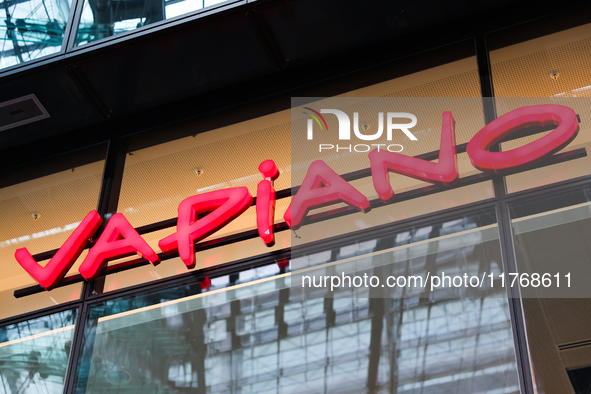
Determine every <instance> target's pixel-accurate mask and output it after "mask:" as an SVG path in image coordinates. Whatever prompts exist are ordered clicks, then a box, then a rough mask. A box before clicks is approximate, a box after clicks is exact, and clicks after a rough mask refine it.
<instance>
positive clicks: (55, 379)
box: [0, 309, 77, 394]
mask: <svg viewBox="0 0 591 394" xmlns="http://www.w3.org/2000/svg"><path fill="white" fill-rule="evenodd" d="M76 315H77V310H76V309H72V310H67V311H64V312H59V313H54V314H52V315H47V316H43V317H39V318H36V319H31V320H27V321H23V322H20V323H16V324H11V325H8V326H3V327H0V392H2V393H4V394H20V393H44V394H50V393H61V392H63V390H64V380H65V377H66V370H67V368H68V358H69V357H70V350H71V348H72V338H73V336H74V325H75V323H76Z"/></svg>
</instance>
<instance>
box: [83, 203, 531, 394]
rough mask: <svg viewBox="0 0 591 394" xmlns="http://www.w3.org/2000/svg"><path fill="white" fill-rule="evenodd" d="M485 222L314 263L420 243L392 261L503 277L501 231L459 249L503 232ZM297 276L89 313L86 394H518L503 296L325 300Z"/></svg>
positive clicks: (248, 274) (166, 293)
mask: <svg viewBox="0 0 591 394" xmlns="http://www.w3.org/2000/svg"><path fill="white" fill-rule="evenodd" d="M488 217H489V218H490V215H489V216H488ZM481 219H482V217H481V216H476V217H464V218H458V219H456V220H452V221H449V222H446V223H439V224H434V225H430V226H425V227H421V228H415V229H412V230H409V231H405V232H401V233H399V234H393V235H392V234H390V235H388V236H387V237H386V238H379V239H374V240H367V241H365V242H363V243H359V244H357V245H345V246H343V247H340V248H338V249H336V250H333V251H325V252H321V253H317V254H316V255H315V256H316V257H317V258H312V257H314V256H311V258H310V261H311V264H323V263H326V262H328V261H330V259H331V257H330V256H331V255H332V256H336V257H335V258H337V259H345V258H350V257H351V256H357V257H358V258H359V259H360V260H363V259H366V258H367V257H368V256H369V255H371V254H372V253H375V252H376V251H378V250H379V249H380V248H383V247H384V245H386V244H388V245H389V247H391V246H404V245H407V244H409V243H410V244H412V243H417V246H419V245H420V244H422V245H424V246H425V247H424V251H423V253H422V254H421V253H418V252H417V253H414V254H413V255H412V256H410V255H409V257H408V258H407V259H406V260H403V261H402V262H400V261H398V259H397V257H399V255H400V254H401V253H400V251H398V250H397V251H395V252H394V253H393V254H392V257H393V259H394V265H396V266H408V267H412V269H415V268H416V269H417V270H420V269H421V268H420V267H427V268H428V269H430V270H432V271H433V272H436V271H438V267H439V269H441V270H445V271H446V272H450V271H448V270H452V269H453V268H454V267H464V268H465V267H472V268H473V269H474V270H476V271H477V272H479V271H480V270H483V271H484V270H487V271H492V270H495V269H497V271H498V269H499V265H500V264H501V263H500V251H499V244H498V237H496V238H495V237H493V238H490V237H489V236H486V238H487V239H486V240H485V239H484V238H483V239H482V241H481V242H476V244H474V243H473V242H472V243H470V242H468V243H463V242H461V240H462V239H463V238H466V236H467V235H466V233H465V232H466V231H470V235H469V236H468V238H471V239H473V240H475V239H476V238H478V237H480V236H483V237H484V234H489V233H490V232H491V231H492V230H496V224H495V223H494V222H493V223H490V221H488V222H487V223H482V222H481ZM481 227H482V231H480V230H479V228H481ZM456 233H457V237H453V236H452V234H456ZM489 238H490V239H489ZM425 242H427V243H425ZM454 244H455V245H456V246H455V247H454ZM382 251H384V252H386V250H385V249H384V250H382ZM290 279H291V276H290V274H289V273H287V274H281V273H280V272H279V270H278V268H277V265H276V264H274V263H272V264H271V265H268V266H265V267H261V268H258V269H253V270H249V271H245V272H240V273H239V274H234V275H231V276H224V277H221V278H214V279H213V280H212V287H211V288H210V289H209V290H208V291H205V292H203V291H202V289H201V287H200V286H199V285H198V284H194V285H184V286H183V285H181V286H177V287H176V288H171V289H166V290H159V291H152V292H148V293H143V294H136V295H132V296H126V297H121V298H116V299H112V300H108V301H103V302H100V303H96V304H94V305H91V306H90V307H89V317H88V320H87V328H86V331H85V335H84V344H83V352H82V355H81V359H80V364H79V368H78V371H77V381H76V392H78V393H107V392H108V393H114V392H121V393H123V392H124V393H142V394H150V393H162V392H166V393H184V392H191V393H236V392H241V393H278V392H280V393H302V392H305V393H326V392H329V393H370V392H371V393H391V392H398V393H443V392H445V393H466V392H486V393H518V392H519V384H518V379H517V370H516V365H515V353H514V349H513V339H512V333H511V323H510V318H509V310H508V307H507V300H506V298H504V297H503V296H502V295H503V294H504V290H503V289H500V290H499V294H494V291H493V290H492V289H482V291H480V293H479V294H478V295H476V296H471V297H466V296H462V297H456V298H446V299H443V298H439V297H428V298H427V299H424V298H419V297H416V296H411V297H406V298H404V297H403V298H370V297H368V294H367V291H368V289H362V288H360V289H355V291H351V295H350V296H349V297H342V298H334V299H325V298H322V297H312V296H310V297H297V296H294V294H293V289H292V288H290V283H291V280H290ZM495 290H496V289H495Z"/></svg>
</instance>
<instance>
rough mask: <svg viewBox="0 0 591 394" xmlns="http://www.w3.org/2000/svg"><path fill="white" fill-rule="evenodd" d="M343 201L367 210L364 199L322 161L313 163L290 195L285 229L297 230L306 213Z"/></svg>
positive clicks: (284, 216)
mask: <svg viewBox="0 0 591 394" xmlns="http://www.w3.org/2000/svg"><path fill="white" fill-rule="evenodd" d="M339 202H344V203H346V204H348V205H351V206H353V207H355V208H356V209H358V210H359V211H362V212H368V211H369V210H370V209H371V206H370V205H369V201H368V200H367V197H365V196H364V195H363V194H361V192H359V190H357V189H355V188H354V187H353V186H351V185H350V184H349V183H348V182H347V181H346V180H344V179H343V178H342V177H340V176H339V175H338V174H337V173H336V172H334V171H333V170H332V169H331V168H330V167H329V166H328V165H326V163H325V162H323V161H322V160H316V161H315V162H313V163H312V164H311V165H310V167H309V168H308V172H307V173H306V177H305V178H304V181H303V182H302V185H301V186H300V188H299V189H298V192H297V193H296V195H295V196H293V198H292V200H291V204H290V205H289V207H288V208H287V211H286V212H285V215H283V218H284V219H285V222H286V223H287V225H288V226H289V227H291V228H292V229H294V230H297V229H298V228H300V227H301V225H302V222H303V221H304V218H305V217H306V215H307V214H308V211H309V210H310V209H312V208H319V207H323V206H327V205H332V204H336V203H339Z"/></svg>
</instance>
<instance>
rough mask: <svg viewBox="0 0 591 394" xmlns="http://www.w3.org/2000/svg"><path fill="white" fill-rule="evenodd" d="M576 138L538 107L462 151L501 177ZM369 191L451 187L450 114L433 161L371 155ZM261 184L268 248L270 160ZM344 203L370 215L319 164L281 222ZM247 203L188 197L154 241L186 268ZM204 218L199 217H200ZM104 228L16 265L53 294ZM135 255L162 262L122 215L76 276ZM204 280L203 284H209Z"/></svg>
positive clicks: (488, 130)
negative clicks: (402, 182)
mask: <svg viewBox="0 0 591 394" xmlns="http://www.w3.org/2000/svg"><path fill="white" fill-rule="evenodd" d="M549 124H553V125H556V126H557V128H556V129H555V130H553V131H552V132H550V133H549V134H548V135H546V136H544V137H541V138H539V139H537V140H536V141H533V142H530V143H528V144H526V145H525V146H522V147H520V148H517V149H513V150H510V151H506V152H490V151H489V149H490V148H491V147H492V146H493V145H494V144H496V143H497V142H499V141H501V140H502V139H503V138H505V137H507V136H508V135H510V134H512V133H515V132H517V131H519V130H521V129H523V128H525V127H528V126H546V125H549ZM577 133H578V119H577V116H576V114H575V112H574V111H573V110H572V109H570V108H568V107H564V106H561V105H536V106H532V107H522V108H518V109H516V110H513V111H511V112H509V113H507V114H505V115H503V116H501V117H500V118H498V119H496V120H495V121H493V122H491V123H489V124H488V125H487V126H486V127H484V128H483V129H482V130H480V131H479V132H478V133H477V134H476V135H475V136H474V137H473V138H472V140H471V141H470V142H469V143H468V146H467V149H466V150H467V153H468V155H469V157H470V160H471V162H472V164H473V165H474V166H475V167H476V168H477V169H479V170H481V171H483V172H488V173H507V172H510V171H513V170H516V169H522V168H524V167H526V166H528V165H532V164H535V163H536V162H538V161H540V160H542V159H543V158H545V157H547V156H549V155H552V154H553V153H555V152H557V151H558V150H560V149H562V148H563V147H565V146H566V145H568V144H569V143H570V142H571V141H572V140H573V139H574V138H575V137H576V135H577ZM369 159H370V163H371V173H372V179H373V183H374V188H375V190H376V192H377V193H378V196H379V198H380V199H381V200H382V201H384V202H389V201H391V200H392V199H393V198H394V191H393V189H392V187H391V185H390V182H389V176H388V173H389V172H390V171H392V172H396V173H398V174H402V175H405V176H410V177H412V178H415V179H419V180H422V181H426V182H430V183H435V184H441V185H452V184H453V183H454V182H455V181H457V179H458V169H457V162H456V145H455V136H454V118H453V116H452V114H451V112H444V113H443V125H442V130H441V143H440V150H439V161H438V163H432V162H429V161H426V160H421V159H418V158H416V157H409V156H404V155H401V154H398V153H393V152H388V151H384V150H382V151H380V150H379V148H378V149H376V150H374V151H372V152H371V153H370V154H369ZM259 171H260V172H261V174H262V175H263V178H264V180H263V181H261V182H259V184H258V187H257V202H256V214H257V229H258V233H259V235H260V237H261V238H262V240H263V242H264V243H265V244H266V245H267V246H272V245H273V244H274V242H275V239H274V233H273V226H274V216H275V200H276V195H275V189H274V187H273V181H274V180H275V179H277V177H278V176H279V170H278V169H277V166H276V165H275V163H274V162H273V161H272V160H266V161H264V162H263V163H261V165H260V166H259ZM340 202H344V203H346V204H348V205H350V206H352V207H354V208H355V209H357V210H359V211H362V212H368V211H369V210H370V209H371V206H370V203H369V201H368V199H367V197H365V196H364V195H363V194H361V193H360V192H359V191H358V190H357V189H355V188H354V187H353V186H352V185H350V184H349V183H348V182H347V181H345V180H344V179H343V178H342V177H341V176H339V175H338V174H337V173H336V172H334V171H333V170H332V169H331V168H330V167H329V166H328V165H327V164H326V163H324V162H323V161H321V160H317V161H315V162H313V163H312V164H311V165H310V167H309V168H308V172H307V173H306V177H305V178H304V181H303V182H302V185H301V186H300V188H299V189H298V192H297V193H296V194H295V195H294V196H293V198H292V202H291V205H290V206H289V207H288V209H287V211H286V212H285V215H284V216H283V217H284V219H285V221H286V223H287V224H288V225H289V226H290V227H291V228H292V229H297V228H299V227H300V226H301V225H302V224H303V222H304V220H305V218H306V215H307V214H308V211H310V210H311V209H314V208H319V207H323V206H328V205H333V204H336V203H340ZM252 204H253V198H252V196H251V195H250V193H249V191H248V189H247V188H246V187H237V188H230V189H223V190H217V191H213V192H209V193H204V194H199V195H196V196H191V197H189V198H186V199H185V200H183V201H182V202H181V203H180V205H179V207H178V213H179V215H178V219H177V231H176V232H175V233H174V234H172V235H170V236H168V237H166V238H164V239H162V240H160V242H159V243H158V245H159V247H160V249H161V250H162V252H164V253H166V254H171V253H175V252H177V251H178V254H179V256H180V258H181V259H182V261H183V262H184V263H185V265H186V266H187V267H188V268H193V267H195V263H196V262H195V244H196V243H197V242H199V241H201V240H203V239H204V238H206V237H208V236H210V235H211V234H213V233H215V232H216V231H218V230H220V229H221V228H223V227H224V226H226V225H227V224H228V223H230V222H231V221H232V220H234V219H235V218H236V217H238V216H239V215H241V214H242V213H243V212H244V211H246V210H247V209H248V208H249V207H250V206H252ZM203 215H205V216H203ZM101 224H102V219H101V218H100V216H99V214H98V213H97V212H96V211H92V212H90V213H89V214H88V215H87V216H86V217H85V218H84V220H83V221H82V222H81V223H80V225H79V226H78V227H77V228H76V230H75V231H74V232H73V233H72V235H70V237H68V239H67V240H66V242H65V243H64V244H63V245H62V247H61V248H60V249H59V250H58V252H57V253H56V254H55V256H54V257H53V258H52V259H51V260H50V261H49V263H48V264H47V265H46V266H45V267H41V266H40V265H39V264H38V263H37V262H36V261H35V260H34V259H33V257H32V256H31V254H30V253H29V251H28V250H27V249H26V248H21V249H18V250H17V251H16V253H15V257H16V259H17V261H18V263H19V264H20V265H21V266H22V267H23V268H24V269H25V270H26V271H27V272H28V273H29V274H30V275H31V276H32V277H33V278H34V279H35V280H36V281H37V282H39V284H40V285H41V286H43V287H44V288H45V289H46V290H51V289H52V288H53V287H55V286H56V285H57V284H58V282H59V281H60V280H61V279H62V278H63V277H64V275H65V274H66V272H67V271H68V270H69V269H70V268H71V267H72V265H73V264H74V262H75V261H76V259H77V258H78V257H79V256H80V253H81V252H82V250H83V249H84V247H85V246H86V244H87V242H88V240H89V239H90V238H91V237H92V236H93V235H94V233H95V232H96V231H97V230H98V228H99V227H100V225H101ZM133 254H138V255H140V256H142V257H143V258H145V259H146V260H148V261H150V262H151V263H152V264H154V265H155V264H158V263H159V262H160V259H159V258H158V255H157V254H156V253H155V252H154V250H152V248H150V246H149V245H148V244H147V243H146V242H145V241H144V240H143V239H142V238H141V236H140V235H139V234H138V233H137V231H136V230H135V229H134V228H133V227H132V226H131V224H130V223H129V222H128V221H127V220H126V219H125V217H124V216H123V214H121V213H117V214H115V215H113V216H112V217H111V218H110V220H109V221H108V223H107V226H106V227H105V230H104V231H103V233H102V234H101V236H100V237H99V239H98V240H97V242H96V244H95V245H94V246H93V247H92V248H91V249H90V251H89V253H88V255H87V257H86V258H85V259H84V261H83V263H82V265H81V266H80V273H81V275H82V276H83V277H84V278H85V279H86V280H88V281H92V280H94V279H96V277H97V276H98V275H99V274H100V272H101V270H102V268H103V267H104V265H105V264H106V263H107V262H108V261H110V260H115V259H119V258H121V257H125V256H129V255H133ZM207 280H209V278H206V281H205V282H204V286H206V287H207V286H209V284H208V283H210V282H208V283H207Z"/></svg>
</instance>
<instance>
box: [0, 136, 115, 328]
mask: <svg viewBox="0 0 591 394" xmlns="http://www.w3.org/2000/svg"><path fill="white" fill-rule="evenodd" d="M105 153H106V151H105V147H104V146H101V147H99V148H97V149H96V150H95V149H93V150H92V151H84V155H81V156H83V157H82V159H80V157H81V156H66V157H64V158H61V159H60V161H59V162H58V161H55V162H48V163H45V164H44V165H41V166H39V167H36V168H35V171H36V172H35V173H36V174H38V173H39V172H42V171H45V172H46V173H47V172H50V175H45V176H41V177H36V178H35V179H32V180H28V181H25V182H20V183H16V184H12V185H10V186H6V187H3V188H1V189H0V223H2V226H0V268H1V269H0V304H1V305H2V307H1V308H0V319H4V318H6V317H10V316H15V315H20V314H22V313H25V312H29V311H32V310H35V309H41V308H44V307H49V306H52V305H55V304H59V303H62V302H67V301H72V300H75V299H78V298H79V296H80V288H81V284H80V283H78V284H74V285H70V286H66V287H64V288H58V289H54V290H52V291H49V292H43V293H39V294H35V295H31V296H26V297H23V298H14V295H13V294H14V291H15V290H17V289H20V288H24V287H29V286H32V285H35V284H37V282H36V281H35V280H34V279H33V278H32V277H31V276H29V274H28V273H27V272H26V271H25V270H24V268H22V267H21V266H20V264H19V263H18V261H17V260H16V258H15V256H14V255H15V252H16V250H17V249H20V248H26V249H27V250H28V251H29V253H31V255H33V256H34V255H36V254H38V253H42V252H47V251H51V250H54V249H58V248H60V247H61V246H62V244H63V243H64V242H65V241H66V239H67V238H68V237H69V236H70V235H71V234H72V232H74V230H75V229H76V227H77V226H78V224H79V223H80V222H81V221H82V220H83V219H84V217H85V216H86V215H87V214H88V212H90V211H92V210H94V209H96V207H97V202H98V197H99V192H100V187H101V181H102V174H103V167H104V160H102V159H99V158H100V157H105ZM52 168H53V169H55V170H54V171H56V172H53V173H51V172H52V171H51V169H52ZM10 176H12V178H15V177H16V178H18V175H14V174H10ZM8 177H9V175H8V174H7V175H6V178H8ZM0 181H4V179H3V178H0ZM6 182H8V181H6ZM9 184H10V183H9ZM85 253H86V251H84V252H83V254H82V257H83V256H85ZM48 261H49V260H45V261H39V264H40V265H42V266H45V264H47V262H48ZM81 261H82V259H81V258H80V259H79V261H78V262H77V263H75V264H74V266H73V267H72V268H71V269H70V271H69V273H68V274H66V275H73V274H77V273H78V271H77V269H78V266H79V265H80V263H81Z"/></svg>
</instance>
